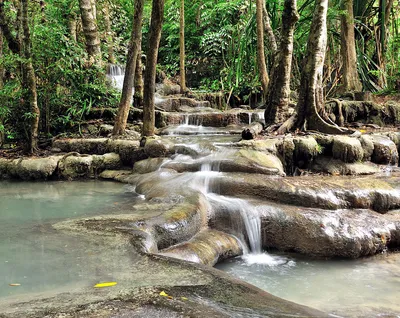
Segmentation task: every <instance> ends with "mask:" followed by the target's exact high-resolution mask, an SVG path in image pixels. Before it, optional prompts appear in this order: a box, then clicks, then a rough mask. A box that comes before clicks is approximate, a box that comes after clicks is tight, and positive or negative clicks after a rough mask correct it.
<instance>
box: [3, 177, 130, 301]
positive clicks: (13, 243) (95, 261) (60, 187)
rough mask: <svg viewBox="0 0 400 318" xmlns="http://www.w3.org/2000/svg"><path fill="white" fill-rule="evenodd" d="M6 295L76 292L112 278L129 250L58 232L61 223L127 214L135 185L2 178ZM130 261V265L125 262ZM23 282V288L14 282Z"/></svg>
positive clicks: (4, 291)
mask: <svg viewBox="0 0 400 318" xmlns="http://www.w3.org/2000/svg"><path fill="white" fill-rule="evenodd" d="M0 193H1V200H0V273H1V275H0V298H3V297H7V296H17V295H21V294H27V293H38V292H45V291H50V290H59V291H63V290H69V291H71V290H75V289H77V288H81V287H82V286H86V285H87V284H92V283H94V282H96V281H99V280H100V281H101V280H110V279H111V280H112V279H113V278H115V275H117V274H118V273H119V271H120V267H121V266H126V264H129V263H130V262H131V261H130V260H129V258H127V255H126V254H125V252H124V251H120V250H117V249H114V250H105V249H104V247H103V246H102V244H101V242H100V241H99V242H93V241H89V240H85V238H82V237H74V236H70V235H67V234H63V233H60V232H57V231H55V230H54V229H53V228H52V227H51V224H54V223H56V222H58V221H61V220H65V219H71V218H78V217H83V216H93V215H101V214H113V213H118V214H119V213H124V212H126V211H128V210H129V209H130V207H131V206H132V204H133V202H134V201H132V193H131V192H130V189H129V188H127V187H126V186H124V185H121V184H119V183H113V182H94V181H87V182H80V181H74V182H46V183H34V182H0ZM123 264H124V265H123ZM10 284H17V285H18V286H10Z"/></svg>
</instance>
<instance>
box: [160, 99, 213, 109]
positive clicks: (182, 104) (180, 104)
mask: <svg viewBox="0 0 400 318" xmlns="http://www.w3.org/2000/svg"><path fill="white" fill-rule="evenodd" d="M156 107H157V108H158V109H159V110H162V111H166V112H180V111H185V110H186V108H187V107H190V108H197V107H210V103H209V102H208V101H197V100H195V99H192V98H187V97H164V98H160V99H157V102H156Z"/></svg>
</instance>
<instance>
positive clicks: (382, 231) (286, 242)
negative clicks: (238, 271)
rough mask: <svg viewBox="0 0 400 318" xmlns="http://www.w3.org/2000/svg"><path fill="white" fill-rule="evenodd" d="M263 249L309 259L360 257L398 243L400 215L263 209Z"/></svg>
mask: <svg viewBox="0 0 400 318" xmlns="http://www.w3.org/2000/svg"><path fill="white" fill-rule="evenodd" d="M259 210H260V213H261V214H262V240H263V247H264V248H271V247H272V248H277V249H279V250H282V251H296V252H299V253H302V254H306V255H309V256H319V257H346V258H358V257H362V256H368V255H373V254H376V253H379V252H382V251H383V250H385V249H386V248H387V247H388V245H389V242H391V241H393V242H396V244H398V243H399V234H400V215H399V214H398V213H393V214H391V212H389V213H390V214H386V215H381V214H377V213H375V212H373V211H370V210H336V211H327V210H318V209H312V208H298V207H290V206H276V205H271V206H266V207H260V209H259Z"/></svg>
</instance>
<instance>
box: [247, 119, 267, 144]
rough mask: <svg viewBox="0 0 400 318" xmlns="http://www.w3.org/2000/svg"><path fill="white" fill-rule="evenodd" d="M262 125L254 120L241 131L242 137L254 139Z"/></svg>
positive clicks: (260, 130) (261, 129)
mask: <svg viewBox="0 0 400 318" xmlns="http://www.w3.org/2000/svg"><path fill="white" fill-rule="evenodd" d="M263 129H264V127H263V125H262V124H261V123H259V122H254V123H252V124H250V125H249V126H248V127H246V128H245V129H243V131H242V139H244V140H251V139H255V138H256V137H257V136H258V135H259V134H260V133H261V132H262V131H263Z"/></svg>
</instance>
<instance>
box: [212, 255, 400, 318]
mask: <svg viewBox="0 0 400 318" xmlns="http://www.w3.org/2000/svg"><path fill="white" fill-rule="evenodd" d="M217 268H219V269H221V270H223V271H225V272H228V273H229V274H231V275H233V276H235V277H237V278H240V279H242V280H244V281H246V282H248V283H250V284H253V285H255V286H257V287H259V288H261V289H264V290H266V291H268V292H269V293H271V294H273V295H276V296H279V297H281V298H284V299H287V300H290V301H293V302H296V303H299V304H303V305H307V306H310V307H314V308H316V309H320V310H322V311H325V312H329V313H332V314H335V315H338V316H341V317H349V316H351V317H355V316H357V317H400V303H399V301H398V296H399V286H400V254H399V253H392V254H382V255H377V256H375V257H370V258H364V259H359V260H310V259H305V258H302V257H299V256H298V255H295V256H293V255H288V254H261V255H247V256H243V257H238V258H234V259H231V260H228V261H226V262H224V263H222V264H218V265H217Z"/></svg>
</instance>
